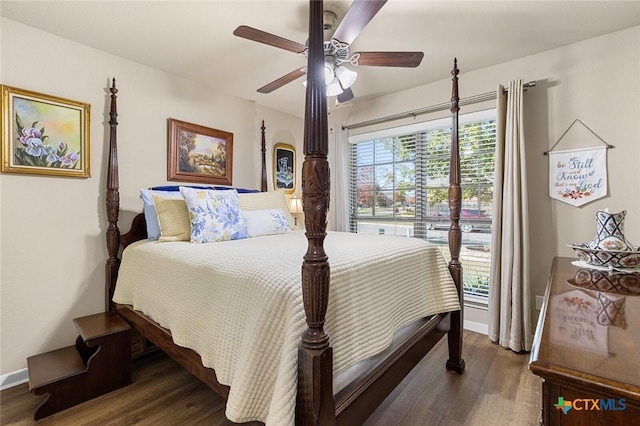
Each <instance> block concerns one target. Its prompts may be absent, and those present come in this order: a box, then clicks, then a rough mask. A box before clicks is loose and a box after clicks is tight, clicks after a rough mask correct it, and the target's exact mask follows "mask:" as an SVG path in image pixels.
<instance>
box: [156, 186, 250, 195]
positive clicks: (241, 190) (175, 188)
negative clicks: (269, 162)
mask: <svg viewBox="0 0 640 426" xmlns="http://www.w3.org/2000/svg"><path fill="white" fill-rule="evenodd" d="M183 186H185V187H187V188H196V189H217V190H218V191H225V190H231V189H235V190H236V191H237V192H238V194H244V193H247V192H260V191H258V190H257V189H245V188H234V187H231V186H198V185H165V186H154V187H153V188H151V189H153V190H156V191H175V192H178V191H180V187H183Z"/></svg>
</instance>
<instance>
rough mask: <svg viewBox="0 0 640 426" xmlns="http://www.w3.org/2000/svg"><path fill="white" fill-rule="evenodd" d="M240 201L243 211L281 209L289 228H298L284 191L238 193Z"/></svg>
mask: <svg viewBox="0 0 640 426" xmlns="http://www.w3.org/2000/svg"><path fill="white" fill-rule="evenodd" d="M238 201H239V202H240V210H242V211H243V212H246V211H251V210H265V209H267V210H268V209H280V210H282V212H283V213H284V217H285V218H286V219H287V222H288V223H289V228H291V229H292V230H296V229H298V227H297V226H296V224H295V221H294V220H293V216H292V215H291V212H290V211H289V206H288V205H287V198H286V197H285V196H284V192H283V191H269V192H253V193H248V194H238Z"/></svg>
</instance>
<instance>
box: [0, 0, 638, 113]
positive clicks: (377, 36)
mask: <svg viewBox="0 0 640 426" xmlns="http://www.w3.org/2000/svg"><path fill="white" fill-rule="evenodd" d="M350 4H351V1H325V10H331V11H334V12H335V13H336V14H337V15H338V19H340V18H341V17H342V16H343V15H344V13H345V12H346V10H347V9H348V7H349V5H350ZM0 13H1V14H2V16H4V17H6V18H9V19H12V20H15V21H18V22H21V23H24V24H26V25H30V26H33V27H36V28H39V29H42V30H44V31H47V32H50V33H53V34H56V35H58V36H61V37H64V38H66V39H69V40H73V41H76V42H79V43H82V44H85V45H88V46H91V47H94V48H97V49H100V50H103V51H105V52H109V53H112V54H114V55H117V56H120V57H123V58H127V59H130V60H132V61H136V62H139V63H141V64H145V65H148V66H151V67H154V68H157V69H160V70H164V71H167V72H170V73H172V74H175V75H178V76H182V77H185V78H187V79H190V80H193V81H196V82H199V83H201V84H203V85H206V86H209V87H211V88H213V89H215V90H216V91H219V92H222V93H228V94H231V95H235V96H240V97H242V98H245V99H250V100H254V101H256V102H257V103H259V104H261V105H265V106H268V107H271V108H274V109H277V110H280V111H284V112H287V113H290V114H293V115H297V116H302V115H303V108H304V95H305V92H304V88H303V86H302V84H301V81H302V79H300V80H296V81H294V82H293V83H289V84H288V85H286V86H284V87H282V88H280V89H278V90H276V91H274V92H272V93H270V94H260V93H257V92H256V89H258V88H259V87H262V86H263V85H265V84H267V83H269V82H271V81H273V80H275V79H276V78H278V77H280V76H282V75H284V74H286V73H288V72H290V71H292V70H294V69H296V68H300V67H303V66H305V58H304V57H302V56H299V55H296V54H294V53H291V52H288V51H285V50H281V49H277V48H274V47H271V46H267V45H264V44H260V43H256V42H253V41H249V40H246V39H242V38H238V37H235V36H234V35H233V34H232V33H233V30H234V29H235V28H236V27H238V26H239V25H248V26H252V27H255V28H258V29H261V30H263V31H267V32H270V33H273V34H276V35H279V36H281V37H284V38H287V39H290V40H293V41H296V42H299V43H304V42H305V40H306V38H307V27H308V2H307V1H306V0H284V1H283V0H281V1H270V0H264V1H244V0H235V1H231V0H207V1H184V0H183V1H146V2H143V1H126V0H124V1H122V0H120V1H105V0H101V1H90V2H89V1H78V0H75V1H22V0H20V1H11V0H2V2H1V6H0ZM636 25H640V1H611V0H610V1H563V2H559V1H513V0H512V1H429V0H422V1H411V0H389V1H388V3H387V4H386V5H385V6H384V7H383V8H382V9H381V10H380V12H379V13H378V14H377V15H376V16H375V17H374V18H373V20H372V21H371V22H370V23H369V25H368V26H367V27H366V28H365V29H364V31H363V32H362V33H361V34H360V36H359V37H358V38H357V39H356V41H355V42H354V43H353V45H352V48H351V51H352V52H356V51H360V50H361V51H385V50H420V51H423V52H424V54H425V56H424V59H423V61H422V64H421V65H420V66H419V67H418V68H386V67H359V68H358V69H357V71H358V73H359V77H358V80H357V81H356V83H355V84H354V86H353V91H354V93H355V96H356V98H355V99H354V100H353V101H352V102H358V101H359V100H364V99H367V98H371V97H375V96H380V95H383V94H386V93H392V92H396V91H400V90H404V89H408V88H411V87H416V86H420V85H423V84H427V83H430V82H433V81H438V80H441V79H443V78H446V76H448V72H449V69H450V67H451V62H452V59H453V57H454V56H455V57H458V59H459V61H460V63H461V64H462V65H461V68H463V71H467V72H468V71H472V70H475V69H479V68H484V67H487V66H490V65H494V64H498V63H502V62H506V61H509V60H512V59H516V58H520V57H524V56H528V55H531V54H534V53H537V52H542V51H545V50H549V49H553V48H555V47H559V46H563V45H566V44H570V43H575V42H577V41H580V40H584V39H588V38H592V37H596V36H598V35H602V34H606V33H609V32H613V31H617V30H621V29H624V28H628V27H632V26H636ZM61 60H63V58H61ZM594 60H597V58H594ZM105 72H106V70H105ZM116 77H117V76H116Z"/></svg>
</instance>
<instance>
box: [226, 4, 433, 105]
mask: <svg viewBox="0 0 640 426" xmlns="http://www.w3.org/2000/svg"><path fill="white" fill-rule="evenodd" d="M386 2H387V0H354V2H353V3H352V4H351V7H350V8H349V10H348V11H347V13H346V14H345V16H344V18H342V21H340V23H339V24H338V25H337V28H336V20H337V17H336V14H335V13H333V12H331V11H325V13H324V16H325V22H324V29H325V31H326V32H327V34H325V40H327V41H325V42H324V55H325V70H324V71H325V83H326V89H327V90H326V94H327V96H337V97H338V98H337V101H338V102H346V101H348V100H351V99H353V92H352V90H351V86H352V85H353V84H354V83H355V81H356V79H357V77H358V74H357V73H356V72H355V71H353V70H351V69H349V68H347V67H346V66H344V65H343V64H344V63H349V64H350V65H351V66H354V67H355V66H383V67H410V68H415V67H417V66H418V65H420V63H421V62H422V57H423V53H422V52H356V53H354V54H353V55H351V53H350V46H351V43H353V41H354V40H355V39H356V37H358V35H359V34H360V32H362V30H363V29H364V27H365V26H366V25H367V24H368V23H369V22H370V21H371V20H372V19H373V17H374V16H375V15H376V13H378V11H379V10H380V9H381V8H382V6H384V4H385V3H386ZM333 28H336V30H335V32H334V33H333V34H331V35H330V36H328V33H329V32H330V31H331V30H332V29H333ZM233 34H234V35H236V36H238V37H242V38H246V39H248V40H253V41H257V42H259V43H264V44H268V45H270V46H273V47H276V48H279V49H284V50H288V51H290V52H294V53H298V54H300V55H303V56H305V57H306V56H307V55H308V49H307V48H306V46H305V45H303V44H300V43H296V42H294V41H291V40H287V39H284V38H282V37H279V36H276V35H274V34H270V33H267V32H264V31H261V30H258V29H255V28H251V27H247V26H244V25H242V26H240V27H238V28H237V29H236V30H235V31H234V32H233ZM304 74H306V68H301V69H298V70H294V71H292V72H290V73H289V74H286V75H284V76H283V77H280V78H278V79H276V80H274V81H272V82H271V83H269V84H267V85H265V86H263V87H261V88H260V89H258V92H260V93H271V92H272V91H274V90H276V89H278V88H280V87H282V86H284V85H285V84H287V83H290V82H292V81H293V80H295V79H297V78H298V77H301V76H302V75H304ZM306 83H307V82H306V79H305V80H304V81H303V83H302V84H304V85H305V86H306Z"/></svg>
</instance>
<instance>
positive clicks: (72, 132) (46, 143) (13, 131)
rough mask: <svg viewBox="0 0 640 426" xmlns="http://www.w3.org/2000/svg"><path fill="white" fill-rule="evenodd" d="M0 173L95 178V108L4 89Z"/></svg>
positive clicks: (7, 88) (14, 88) (30, 92)
mask: <svg viewBox="0 0 640 426" xmlns="http://www.w3.org/2000/svg"><path fill="white" fill-rule="evenodd" d="M0 90H1V91H2V95H1V96H2V109H1V112H0V115H1V118H0V122H1V123H2V161H1V167H0V171H2V172H4V173H23V174H36V175H53V176H67V177H80V178H88V177H91V167H90V160H91V156H90V143H89V138H90V134H91V133H90V123H91V106H90V105H89V104H86V103H83V102H77V101H72V100H69V99H63V98H59V97H57V96H51V95H45V94H43V93H37V92H32V91H29V90H23V89H18V88H16V87H11V86H6V85H2V86H0Z"/></svg>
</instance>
